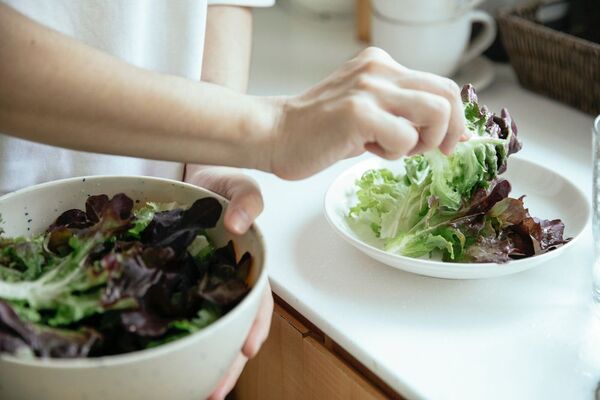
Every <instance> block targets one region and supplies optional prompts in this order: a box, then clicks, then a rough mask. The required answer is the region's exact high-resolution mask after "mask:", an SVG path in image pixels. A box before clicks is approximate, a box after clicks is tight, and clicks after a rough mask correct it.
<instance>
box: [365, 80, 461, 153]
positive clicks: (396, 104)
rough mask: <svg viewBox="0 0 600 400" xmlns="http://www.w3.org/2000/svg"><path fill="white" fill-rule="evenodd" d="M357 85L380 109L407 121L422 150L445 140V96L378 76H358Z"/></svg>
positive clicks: (448, 111) (447, 110)
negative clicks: (400, 85)
mask: <svg viewBox="0 0 600 400" xmlns="http://www.w3.org/2000/svg"><path fill="white" fill-rule="evenodd" d="M357 87H359V88H360V89H361V90H362V91H365V92H368V93H370V94H371V95H372V96H373V97H374V99H375V101H376V102H377V103H378V105H379V106H380V107H381V108H383V109H384V110H386V111H388V112H389V113H391V114H393V115H395V116H401V117H404V118H405V119H406V120H408V121H410V124H412V125H413V126H415V127H416V128H417V130H418V132H419V143H420V145H421V147H423V150H430V149H434V148H436V147H438V146H440V145H441V144H442V142H443V141H444V140H447V137H448V135H447V132H448V124H449V121H450V115H451V112H452V109H451V105H450V103H449V102H448V100H447V99H446V98H444V97H442V96H438V95H436V94H431V93H429V92H425V91H418V90H409V89H404V88H399V87H397V86H396V85H394V84H393V83H391V82H389V81H386V80H384V79H381V78H367V77H361V78H359V81H358V82H357ZM456 140H458V137H457V138H456Z"/></svg>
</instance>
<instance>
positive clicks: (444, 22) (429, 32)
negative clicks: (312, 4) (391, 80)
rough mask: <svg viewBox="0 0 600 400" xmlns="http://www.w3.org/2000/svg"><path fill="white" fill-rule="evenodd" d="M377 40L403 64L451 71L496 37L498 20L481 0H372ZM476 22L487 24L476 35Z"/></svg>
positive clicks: (374, 37)
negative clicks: (480, 5)
mask: <svg viewBox="0 0 600 400" xmlns="http://www.w3.org/2000/svg"><path fill="white" fill-rule="evenodd" d="M371 1H372V9H373V13H372V41H373V44H374V45H375V46H377V47H381V48H382V49H384V50H386V51H387V52H388V53H390V55H391V56H392V57H393V58H394V59H395V60H396V61H397V62H399V63H400V64H403V65H405V66H406V67H408V68H411V69H416V70H420V71H427V72H432V73H435V74H438V75H443V76H448V77H450V76H452V75H454V73H456V72H457V70H458V69H459V68H460V67H461V66H463V65H465V64H468V63H469V62H471V61H473V60H474V59H475V58H477V57H478V56H479V55H481V53H483V52H484V51H485V50H486V49H487V48H488V47H489V46H490V45H491V44H492V42H493V41H494V38H495V36H496V23H495V21H494V18H493V17H492V16H490V15H489V14H487V13H485V12H483V11H479V10H475V9H474V8H475V6H477V4H478V3H479V2H480V1H481V0H427V1H423V0H371ZM474 24H481V25H482V29H481V30H479V33H478V34H477V35H476V36H475V37H474V38H471V31H472V29H473V25H474Z"/></svg>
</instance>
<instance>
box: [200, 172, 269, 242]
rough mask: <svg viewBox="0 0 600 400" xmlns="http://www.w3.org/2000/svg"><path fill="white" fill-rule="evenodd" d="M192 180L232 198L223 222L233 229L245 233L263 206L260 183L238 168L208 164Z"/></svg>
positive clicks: (238, 232) (226, 226) (236, 232)
mask: <svg viewBox="0 0 600 400" xmlns="http://www.w3.org/2000/svg"><path fill="white" fill-rule="evenodd" d="M190 182H192V183H193V184H195V185H198V186H202V187H204V188H206V189H209V190H212V191H213V192H215V193H218V194H220V195H221V196H223V197H226V198H227V199H229V200H230V203H229V207H227V210H226V211H225V217H224V223H225V228H226V229H227V230H228V231H230V232H231V233H234V234H238V235H241V234H243V233H245V232H246V231H247V230H248V229H249V228H250V226H251V225H252V223H253V222H254V220H255V219H256V218H257V217H258V216H259V215H260V213H261V212H262V210H263V199H262V195H261V193H260V188H259V187H258V184H257V183H256V181H255V180H254V179H252V178H250V177H249V176H247V175H244V174H242V173H241V172H239V171H238V170H237V169H235V168H229V167H205V168H202V169H201V170H199V171H198V172H196V173H195V174H194V176H193V178H192V179H190Z"/></svg>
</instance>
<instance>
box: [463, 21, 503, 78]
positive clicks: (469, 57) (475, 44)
mask: <svg viewBox="0 0 600 400" xmlns="http://www.w3.org/2000/svg"><path fill="white" fill-rule="evenodd" d="M467 17H468V19H469V21H470V22H471V25H472V24H474V23H480V24H482V25H483V30H482V31H481V32H480V33H479V34H478V35H477V37H475V39H473V41H472V42H471V43H470V44H469V47H467V50H466V51H465V54H463V56H462V61H461V63H460V65H461V66H462V65H465V64H467V63H469V62H471V61H473V59H474V58H476V57H477V56H479V55H480V54H481V53H483V52H484V51H485V50H486V49H487V48H488V47H490V45H491V44H492V43H493V42H494V39H495V38H496V21H495V20H494V18H493V17H492V16H491V15H490V14H488V13H486V12H484V11H479V10H473V11H471V12H470V13H469V14H468V15H467Z"/></svg>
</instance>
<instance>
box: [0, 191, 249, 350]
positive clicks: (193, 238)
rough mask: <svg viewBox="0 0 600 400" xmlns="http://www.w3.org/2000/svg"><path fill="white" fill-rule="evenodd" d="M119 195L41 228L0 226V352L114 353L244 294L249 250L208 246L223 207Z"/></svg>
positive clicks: (168, 336) (203, 321) (215, 314)
mask: <svg viewBox="0 0 600 400" xmlns="http://www.w3.org/2000/svg"><path fill="white" fill-rule="evenodd" d="M133 204H134V203H133V201H132V199H130V198H129V197H127V196H126V195H124V194H117V195H115V196H114V197H113V198H111V199H109V198H108V196H106V195H98V196H91V197H89V198H88V200H87V202H86V204H85V211H84V210H78V209H73V210H68V211H65V212H64V213H63V214H61V215H60V216H59V217H58V218H57V219H56V221H55V222H54V223H53V224H52V225H50V227H49V228H48V230H47V231H46V232H44V233H43V234H40V235H36V236H33V237H31V238H25V237H18V238H9V237H5V236H4V235H2V234H1V232H0V352H7V353H11V354H16V355H20V356H30V357H32V356H38V357H58V358H69V357H86V356H104V355H111V354H121V353H126V352H130V351H135V350H141V349H144V348H148V347H154V346H157V345H160V344H162V343H167V342H170V341H172V340H175V339H178V338H180V337H182V336H185V335H187V334H190V333H193V332H196V331H198V330H200V329H202V328H204V327H206V326H208V325H209V324H211V323H212V322H214V321H215V320H216V319H218V318H219V317H221V316H222V315H223V314H224V313H226V312H227V311H228V310H230V309H231V308H232V307H234V306H235V305H236V304H237V303H238V302H239V301H240V300H241V299H242V298H243V297H244V296H245V295H246V293H247V292H248V286H247V285H246V278H247V275H248V270H249V267H250V264H251V256H250V254H249V253H246V254H244V255H243V256H242V258H241V259H240V260H239V261H237V258H236V254H235V251H234V248H233V244H232V243H231V242H230V243H229V244H228V245H226V246H224V247H222V248H215V247H214V245H213V243H212V242H211V241H210V238H209V237H208V236H207V235H206V229H208V228H212V227H214V226H215V224H216V223H217V221H218V220H219V217H220V215H221V211H222V207H221V205H220V203H219V202H218V201H217V200H215V199H213V198H204V199H200V200H197V201H196V202H194V203H193V204H192V205H191V207H189V208H187V209H183V208H181V207H177V205H175V204H156V203H146V204H145V205H143V206H142V207H140V208H138V209H137V210H134V209H133Z"/></svg>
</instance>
